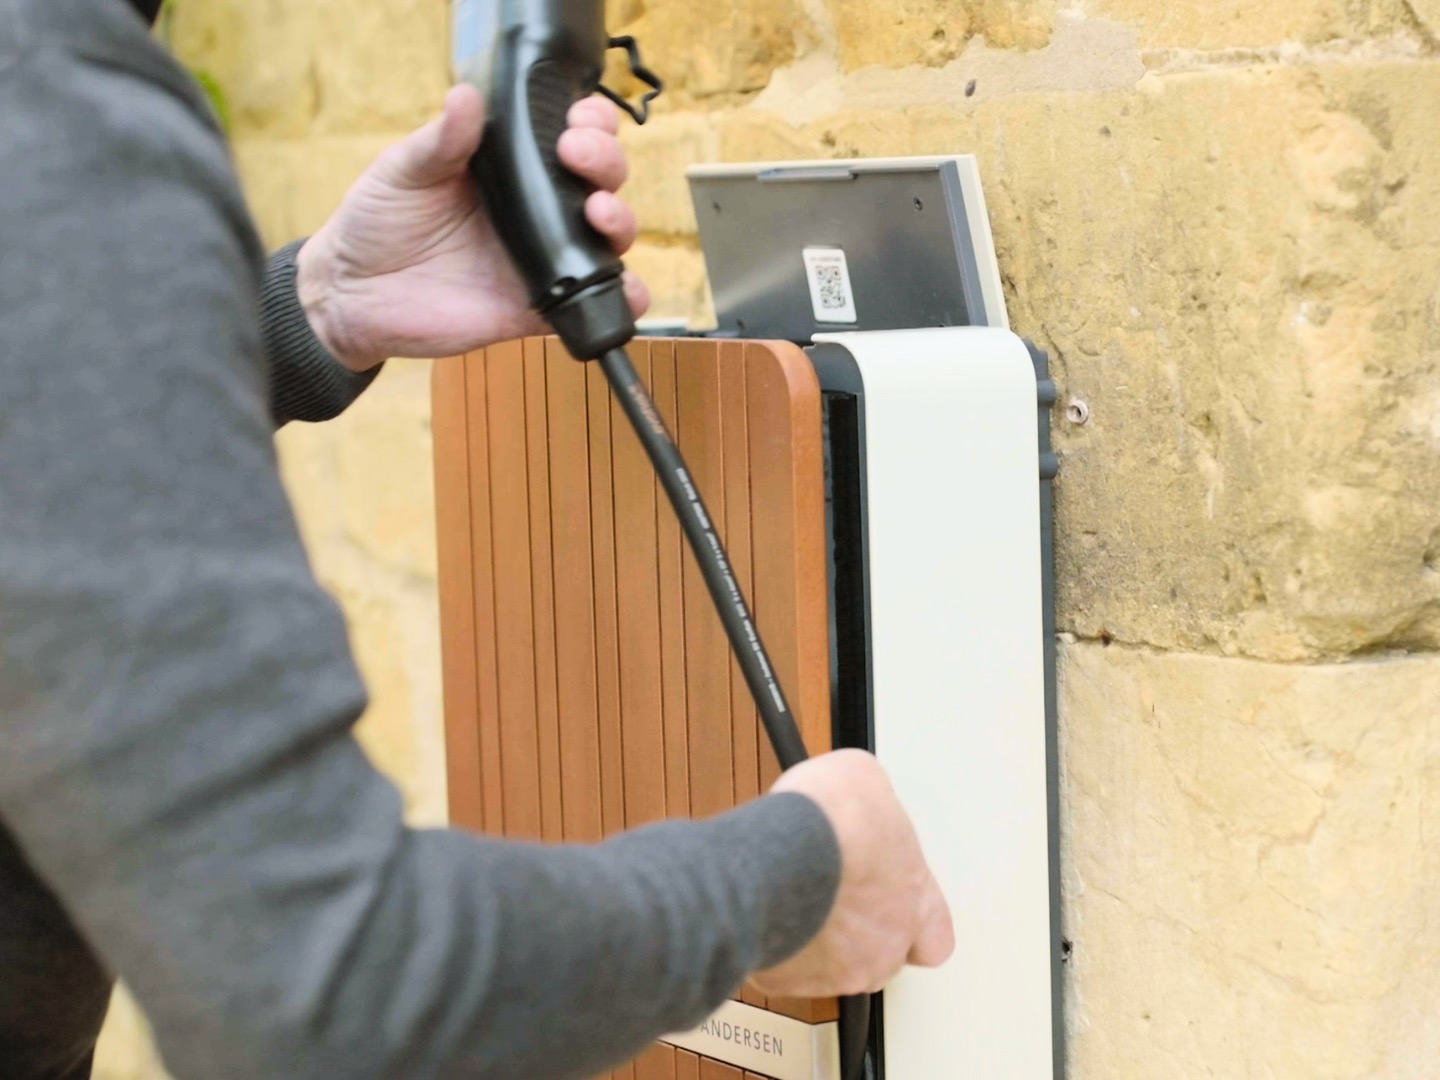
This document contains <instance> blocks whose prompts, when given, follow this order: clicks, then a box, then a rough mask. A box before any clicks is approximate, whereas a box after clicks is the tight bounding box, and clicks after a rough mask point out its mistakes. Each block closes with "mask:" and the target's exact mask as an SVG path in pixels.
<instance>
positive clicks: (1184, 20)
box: [1087, 0, 1406, 50]
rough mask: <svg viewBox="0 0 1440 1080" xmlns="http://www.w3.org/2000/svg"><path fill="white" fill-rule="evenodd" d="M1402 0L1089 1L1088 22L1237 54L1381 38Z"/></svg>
mask: <svg viewBox="0 0 1440 1080" xmlns="http://www.w3.org/2000/svg"><path fill="white" fill-rule="evenodd" d="M1405 11H1406V2H1405V0H1371V2H1367V3H1348V2H1346V0H1285V2H1284V3H1269V4H1256V3H1251V2H1250V0H1215V2H1207V3H1196V2H1186V3H1176V4H1156V3H1153V2H1152V0H1094V2H1093V3H1091V4H1089V5H1088V7H1087V12H1088V14H1090V15H1091V16H1092V17H1104V18H1111V19H1118V20H1120V21H1122V22H1126V23H1130V24H1132V25H1135V26H1137V27H1139V29H1140V38H1141V42H1142V43H1143V44H1144V45H1146V46H1147V47H1157V48H1182V49H1217V50H1225V49H1239V48H1255V47H1258V46H1266V45H1282V44H1286V43H1299V44H1318V43H1321V42H1327V41H1331V40H1334V39H1337V38H1341V39H1352V40H1354V39H1361V38H1370V37H1386V36H1389V35H1391V34H1394V33H1396V32H1397V31H1398V30H1400V29H1401V28H1403V27H1404V26H1405Z"/></svg>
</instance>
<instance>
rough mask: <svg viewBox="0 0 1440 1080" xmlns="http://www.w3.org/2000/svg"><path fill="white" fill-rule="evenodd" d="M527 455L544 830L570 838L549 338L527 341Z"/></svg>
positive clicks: (551, 835) (551, 836)
mask: <svg viewBox="0 0 1440 1080" xmlns="http://www.w3.org/2000/svg"><path fill="white" fill-rule="evenodd" d="M524 347H525V457H526V462H527V464H528V466H529V481H530V506H529V512H530V575H531V582H532V588H531V604H532V611H533V623H534V627H535V726H536V743H537V750H538V753H539V773H540V834H541V836H542V837H544V838H545V839H546V840H551V841H556V842H558V841H560V840H561V839H562V838H563V836H564V825H563V820H562V812H561V805H560V800H561V792H560V716H559V709H560V706H559V685H558V669H557V666H556V655H555V650H556V643H555V561H554V556H553V551H552V526H551V520H550V467H551V457H550V425H549V416H548V414H549V410H548V408H547V401H546V399H547V396H548V392H547V390H546V372H545V339H544V338H526V339H525V346H524Z"/></svg>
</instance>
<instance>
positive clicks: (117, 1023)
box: [92, 986, 170, 1080]
mask: <svg viewBox="0 0 1440 1080" xmlns="http://www.w3.org/2000/svg"><path fill="white" fill-rule="evenodd" d="M92 1080H170V1077H169V1074H168V1073H166V1071H165V1069H164V1067H163V1066H162V1065H161V1064H160V1055H159V1054H158V1053H157V1052H156V1050H155V1045H154V1042H153V1041H152V1038H151V1035H150V1025H149V1024H148V1023H147V1022H146V1020H145V1016H144V1014H143V1013H142V1012H141V1011H140V1008H139V1006H138V1005H136V1004H135V999H134V998H133V997H131V996H130V994H129V992H128V991H127V990H126V989H125V987H124V986H117V987H116V988H115V994H114V996H113V997H111V999H110V1012H109V1013H108V1014H107V1015H106V1018H105V1030H104V1031H102V1032H101V1033H100V1045H99V1046H97V1047H96V1048H95V1063H94V1070H93V1074H92Z"/></svg>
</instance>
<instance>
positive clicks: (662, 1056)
mask: <svg viewBox="0 0 1440 1080" xmlns="http://www.w3.org/2000/svg"><path fill="white" fill-rule="evenodd" d="M635 1080H675V1050H674V1048H673V1047H669V1046H666V1045H665V1044H664V1043H661V1044H659V1045H656V1046H652V1047H651V1048H650V1049H649V1050H647V1051H645V1053H643V1054H641V1055H640V1056H639V1057H638V1058H636V1059H635Z"/></svg>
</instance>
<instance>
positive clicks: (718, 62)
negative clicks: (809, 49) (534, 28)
mask: <svg viewBox="0 0 1440 1080" xmlns="http://www.w3.org/2000/svg"><path fill="white" fill-rule="evenodd" d="M804 9H805V4H804V3H803V0H731V2H730V3H725V4H708V5H707V4H690V3H684V4H677V3H655V4H649V3H639V2H633V3H627V4H612V8H611V10H612V12H613V13H617V14H619V15H621V16H622V19H621V20H620V21H615V20H612V25H611V27H610V29H611V31H612V32H613V33H623V34H633V35H634V36H635V37H637V38H638V39H639V41H640V44H641V46H642V48H643V49H644V52H645V55H646V58H647V59H648V60H649V62H650V65H651V67H653V68H655V70H656V71H657V72H659V74H660V75H661V76H662V77H663V78H664V79H665V80H666V86H667V88H668V89H667V93H668V96H669V97H670V99H672V100H678V101H680V102H685V101H687V100H693V99H703V98H714V97H716V96H719V95H726V94H729V95H734V94H737V93H744V92H748V91H754V90H760V89H762V88H763V87H764V86H765V84H766V82H768V81H769V78H770V73H771V72H772V71H773V70H774V69H775V68H777V67H782V66H784V65H785V64H788V63H789V62H790V61H791V60H792V59H793V58H794V57H795V55H796V40H797V35H799V34H801V33H802V32H803V28H804V27H805V26H806V25H808V22H807V20H806V17H805V14H804ZM624 15H630V16H631V19H630V20H629V21H625V20H623V16H624Z"/></svg>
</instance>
